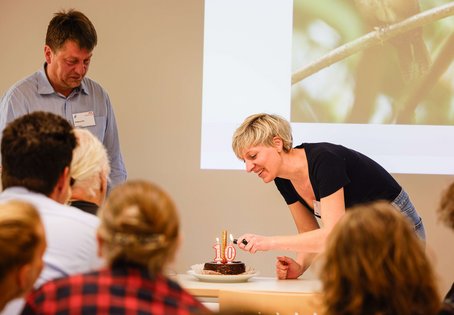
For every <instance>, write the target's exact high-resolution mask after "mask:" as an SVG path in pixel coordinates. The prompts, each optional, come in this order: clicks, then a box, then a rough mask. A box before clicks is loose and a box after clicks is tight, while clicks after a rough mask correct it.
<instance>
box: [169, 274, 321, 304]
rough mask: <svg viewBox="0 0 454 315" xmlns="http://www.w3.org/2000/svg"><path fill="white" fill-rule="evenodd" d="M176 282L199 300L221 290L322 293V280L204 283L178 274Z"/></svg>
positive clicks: (256, 278)
mask: <svg viewBox="0 0 454 315" xmlns="http://www.w3.org/2000/svg"><path fill="white" fill-rule="evenodd" d="M176 281H177V282H178V283H180V285H181V286H182V287H183V288H185V289H186V290H188V291H189V292H191V294H193V295H194V296H196V297H199V298H217V297H218V296H219V290H246V291H269V292H284V293H313V292H320V291H321V288H322V285H321V282H320V280H307V279H295V280H278V279H276V278H274V277H252V278H250V279H249V280H248V281H246V282H235V283H220V282H204V281H200V280H198V279H196V278H195V277H194V276H192V275H189V274H178V275H177V276H176Z"/></svg>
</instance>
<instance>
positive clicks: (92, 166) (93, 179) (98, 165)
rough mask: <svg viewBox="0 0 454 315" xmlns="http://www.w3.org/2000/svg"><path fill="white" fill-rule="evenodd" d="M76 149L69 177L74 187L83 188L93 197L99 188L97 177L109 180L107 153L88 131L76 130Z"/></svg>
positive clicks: (99, 182) (99, 179)
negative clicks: (72, 180) (104, 177)
mask: <svg viewBox="0 0 454 315" xmlns="http://www.w3.org/2000/svg"><path fill="white" fill-rule="evenodd" d="M74 134H75V136H76V138H77V143H78V145H77V147H76V148H75V149H74V151H73V159H72V162H71V171H70V173H71V177H72V178H74V180H75V181H74V187H80V188H83V189H84V190H85V191H86V192H87V194H88V195H89V196H95V195H96V193H95V191H96V190H99V189H100V187H101V184H102V183H101V178H100V176H99V175H102V176H106V178H107V179H108V178H109V173H110V164H109V158H108V156H107V151H106V148H105V147H104V145H103V144H102V143H101V141H99V140H98V138H96V137H95V136H94V135H93V134H92V133H91V132H90V131H88V130H86V129H80V128H76V129H74Z"/></svg>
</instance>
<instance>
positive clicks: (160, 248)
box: [98, 180, 180, 274]
mask: <svg viewBox="0 0 454 315" xmlns="http://www.w3.org/2000/svg"><path fill="white" fill-rule="evenodd" d="M98 215H99V217H100V219H101V225H100V228H99V236H100V237H101V239H102V240H103V248H102V250H103V255H104V257H105V258H106V259H107V261H108V263H109V264H110V265H113V264H115V263H117V262H131V263H134V264H138V265H142V266H145V267H147V268H148V270H149V272H150V274H157V273H161V272H162V270H163V268H164V267H165V264H166V263H168V262H170V261H171V260H173V258H174V255H175V252H176V249H177V247H178V238H179V227H180V225H179V218H178V214H177V210H176V208H175V205H174V203H173V202H172V200H171V198H170V197H169V195H168V194H167V193H165V192H164V191H163V190H162V189H161V188H159V187H158V186H156V185H155V184H152V183H150V182H147V181H142V180H135V181H128V182H126V183H124V184H122V185H120V186H117V187H116V188H115V189H113V191H112V192H111V193H110V195H109V197H108V198H107V200H106V203H105V204H104V205H103V207H101V209H100V211H99V214H98Z"/></svg>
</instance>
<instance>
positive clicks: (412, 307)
mask: <svg viewBox="0 0 454 315" xmlns="http://www.w3.org/2000/svg"><path fill="white" fill-rule="evenodd" d="M324 259H325V260H324V262H323V266H322V268H321V274H320V278H321V280H322V283H323V292H324V295H323V298H324V304H325V306H326V312H325V313H324V314H325V315H343V314H349V315H365V314H368V315H394V314H398V315H418V314H420V315H432V314H437V312H438V310H439V308H440V297H439V294H438V289H437V283H436V277H435V273H434V271H433V269H432V266H431V264H430V262H429V260H428V258H427V256H426V254H425V251H424V246H423V243H422V242H421V240H420V239H418V237H417V236H416V234H415V233H414V230H413V226H411V225H410V224H409V221H408V220H406V219H405V218H404V216H402V215H401V214H400V213H399V212H398V211H397V210H396V209H395V208H394V207H393V206H392V205H390V204H389V203H387V202H384V201H379V202H375V203H371V204H367V205H363V206H356V207H353V208H351V209H350V210H349V211H347V212H346V214H345V215H344V216H343V218H342V219H341V220H340V221H339V222H338V224H336V226H335V227H334V229H333V231H332V232H331V234H330V236H329V237H328V241H327V245H326V250H325V255H324Z"/></svg>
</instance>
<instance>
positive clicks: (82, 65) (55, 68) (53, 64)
mask: <svg viewBox="0 0 454 315" xmlns="http://www.w3.org/2000/svg"><path fill="white" fill-rule="evenodd" d="M44 55H45V57H46V62H47V69H46V73H47V77H48V78H49V81H50V83H51V84H52V86H53V88H54V89H55V91H56V92H58V93H61V94H63V95H65V96H68V95H69V94H70V93H71V92H72V90H73V89H74V88H77V87H78V86H80V83H81V82H82V79H83V78H84V77H85V75H86V74H87V72H88V67H89V65H90V59H91V56H92V51H88V50H87V49H81V48H80V47H79V45H78V44H77V43H76V42H74V41H71V40H68V41H66V42H65V44H64V45H63V46H62V47H61V48H60V49H58V50H57V51H55V52H53V51H52V49H51V48H50V47H49V46H47V45H46V46H45V47H44Z"/></svg>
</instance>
